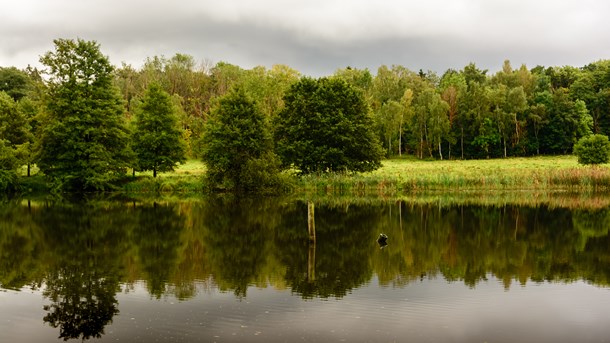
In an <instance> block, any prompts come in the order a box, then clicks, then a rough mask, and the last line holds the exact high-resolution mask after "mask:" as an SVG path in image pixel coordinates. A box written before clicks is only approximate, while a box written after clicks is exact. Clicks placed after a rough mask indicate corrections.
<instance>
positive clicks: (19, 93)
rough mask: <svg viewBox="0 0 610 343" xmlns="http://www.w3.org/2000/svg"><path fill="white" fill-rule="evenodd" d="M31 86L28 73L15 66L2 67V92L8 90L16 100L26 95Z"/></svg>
mask: <svg viewBox="0 0 610 343" xmlns="http://www.w3.org/2000/svg"><path fill="white" fill-rule="evenodd" d="M30 87H31V81H30V79H29V77H28V74H26V73H25V72H23V71H21V70H19V69H17V68H15V67H9V68H2V67H0V92H6V93H7V94H8V95H9V96H10V97H11V98H13V99H14V100H15V101H18V100H19V99H21V98H23V97H25V96H26V95H27V93H28V91H29V89H30Z"/></svg>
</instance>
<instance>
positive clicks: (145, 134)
mask: <svg viewBox="0 0 610 343" xmlns="http://www.w3.org/2000/svg"><path fill="white" fill-rule="evenodd" d="M132 142H133V143H132V144H133V146H132V147H133V150H134V152H135V154H136V156H137V165H138V169H139V170H142V171H145V170H152V171H153V176H154V177H156V176H157V172H158V171H160V172H166V171H173V170H174V167H175V166H176V164H177V163H184V162H186V151H185V150H186V145H185V142H184V139H183V134H182V132H181V130H180V129H179V128H178V118H177V116H176V107H175V106H174V104H173V103H172V99H171V97H170V95H169V94H167V92H165V91H163V90H162V89H161V87H159V86H158V85H156V84H154V83H153V84H151V85H150V86H149V87H148V90H147V91H146V93H145V94H144V99H142V102H141V104H140V106H139V107H138V108H137V110H136V119H135V124H134V130H133V138H132Z"/></svg>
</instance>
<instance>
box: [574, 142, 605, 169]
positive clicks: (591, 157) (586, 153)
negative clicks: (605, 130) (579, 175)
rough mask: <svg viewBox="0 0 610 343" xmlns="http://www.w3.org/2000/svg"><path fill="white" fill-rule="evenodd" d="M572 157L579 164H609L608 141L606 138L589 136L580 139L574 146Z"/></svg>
mask: <svg viewBox="0 0 610 343" xmlns="http://www.w3.org/2000/svg"><path fill="white" fill-rule="evenodd" d="M574 155H576V156H577V157H578V163H580V164H603V163H608V162H610V141H609V140H608V136H604V135H590V136H586V137H583V138H581V139H580V140H579V141H578V143H576V144H575V145H574Z"/></svg>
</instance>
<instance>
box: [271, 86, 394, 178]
mask: <svg viewBox="0 0 610 343" xmlns="http://www.w3.org/2000/svg"><path fill="white" fill-rule="evenodd" d="M284 101H285V107H284V109H283V110H282V112H280V114H279V115H278V116H277V117H276V121H275V124H276V126H275V137H276V148H277V152H278V155H279V156H280V158H281V160H282V163H283V165H284V166H285V167H290V166H294V167H296V168H298V169H299V171H300V172H301V173H304V174H308V173H314V172H335V171H348V172H362V171H371V170H375V169H377V168H379V167H380V166H381V156H382V152H381V148H380V146H379V143H378V141H377V139H376V137H375V136H374V134H373V131H372V119H371V117H370V116H369V108H368V106H367V104H366V102H365V100H364V98H363V96H362V94H361V93H360V92H358V91H357V90H356V89H354V88H353V87H352V86H350V85H349V84H348V83H346V82H345V81H343V80H340V79H338V78H330V79H329V78H321V79H312V78H302V79H301V80H300V81H299V82H297V83H295V84H294V85H293V86H292V87H291V88H290V90H289V91H288V92H287V93H286V96H285V99H284Z"/></svg>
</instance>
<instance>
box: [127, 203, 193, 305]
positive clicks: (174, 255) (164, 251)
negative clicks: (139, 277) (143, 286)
mask: <svg viewBox="0 0 610 343" xmlns="http://www.w3.org/2000/svg"><path fill="white" fill-rule="evenodd" d="M135 214H136V216H137V218H138V219H137V220H138V224H137V225H136V226H135V228H134V235H133V236H134V241H135V242H134V243H135V246H137V251H138V255H139V257H140V258H139V262H140V265H141V268H142V270H143V271H144V272H145V273H146V276H147V278H146V279H147V281H148V282H147V286H148V290H149V292H150V293H151V294H152V295H154V296H155V297H157V298H160V297H161V296H162V295H163V294H165V291H166V285H167V282H168V281H169V280H170V278H171V275H172V273H173V272H174V271H175V269H176V265H177V260H178V249H179V247H180V245H181V242H180V234H181V233H182V231H183V229H184V217H182V216H180V214H179V213H178V211H177V208H176V204H171V203H169V204H157V203H156V202H155V203H153V204H150V205H141V206H138V207H137V208H136V211H135Z"/></svg>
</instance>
